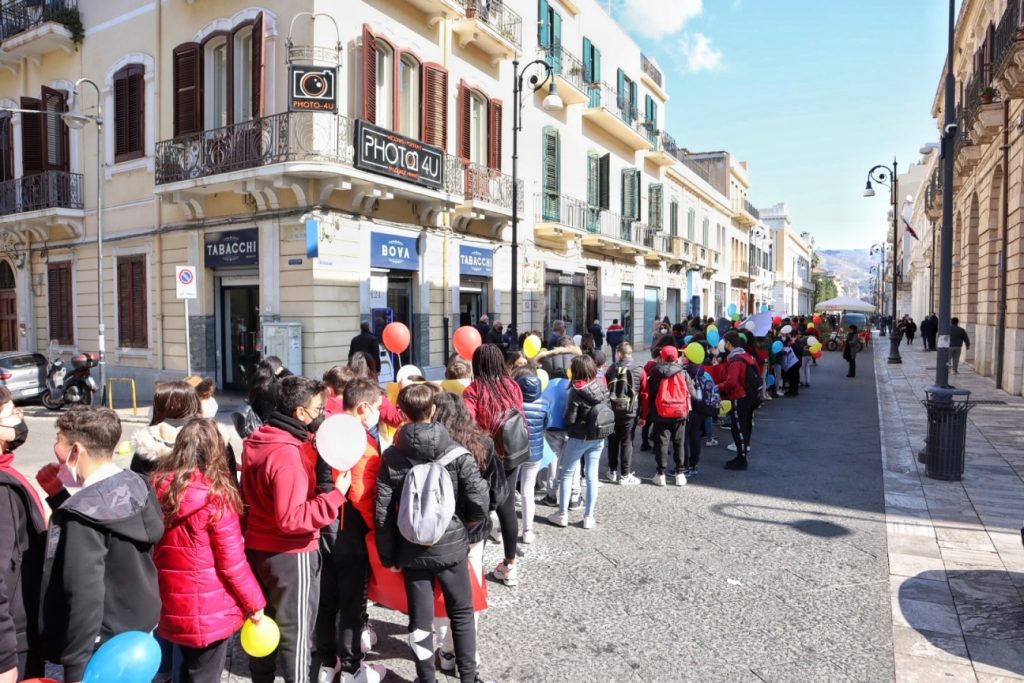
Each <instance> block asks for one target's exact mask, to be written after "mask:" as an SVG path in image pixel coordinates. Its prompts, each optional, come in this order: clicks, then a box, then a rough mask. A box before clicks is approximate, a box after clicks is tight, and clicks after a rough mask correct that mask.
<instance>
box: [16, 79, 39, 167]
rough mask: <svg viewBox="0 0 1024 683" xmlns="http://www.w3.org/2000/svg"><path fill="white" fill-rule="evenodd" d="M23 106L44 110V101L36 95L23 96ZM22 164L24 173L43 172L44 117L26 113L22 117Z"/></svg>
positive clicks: (34, 109)
mask: <svg viewBox="0 0 1024 683" xmlns="http://www.w3.org/2000/svg"><path fill="white" fill-rule="evenodd" d="M21 108H22V109H30V110H32V111H42V109H43V103H42V102H41V101H39V100H37V99H36V98H34V97H22V98H21ZM21 166H22V173H23V174H24V175H35V174H36V173H42V172H43V117H42V116H37V115H35V114H24V115H22V117H21Z"/></svg>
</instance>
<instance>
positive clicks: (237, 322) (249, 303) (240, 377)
mask: <svg viewBox="0 0 1024 683" xmlns="http://www.w3.org/2000/svg"><path fill="white" fill-rule="evenodd" d="M220 307H221V308H220V310H221V315H220V319H221V326H222V327H221V339H222V340H223V345H224V346H223V356H222V357H223V359H224V364H223V366H222V372H223V377H222V385H223V386H224V388H226V389H233V390H235V391H248V389H249V382H250V381H251V380H252V377H253V375H255V374H256V366H257V365H259V362H260V346H261V345H260V288H259V286H258V285H243V286H234V285H232V286H221V289H220Z"/></svg>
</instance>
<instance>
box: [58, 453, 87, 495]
mask: <svg viewBox="0 0 1024 683" xmlns="http://www.w3.org/2000/svg"><path fill="white" fill-rule="evenodd" d="M57 478H58V479H60V483H62V484H64V486H66V487H68V488H81V487H82V484H84V483H85V480H84V479H79V477H78V462H77V461H76V462H75V464H74V465H72V464H71V454H70V453H69V454H68V459H67V460H65V461H64V462H62V463H61V464H60V469H59V470H58V471H57Z"/></svg>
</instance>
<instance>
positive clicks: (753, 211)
mask: <svg viewBox="0 0 1024 683" xmlns="http://www.w3.org/2000/svg"><path fill="white" fill-rule="evenodd" d="M743 210H744V211H746V212H747V213H749V214H750V215H751V216H753V217H754V218H756V219H757V220H761V212H760V211H758V210H757V208H756V207H755V206H754V205H753V204H751V203H750V200H749V199H745V200H743Z"/></svg>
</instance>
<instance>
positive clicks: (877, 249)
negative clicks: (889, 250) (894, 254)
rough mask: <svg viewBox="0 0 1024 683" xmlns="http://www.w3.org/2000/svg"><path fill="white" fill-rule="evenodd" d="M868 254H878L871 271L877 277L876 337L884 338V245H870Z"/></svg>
mask: <svg viewBox="0 0 1024 683" xmlns="http://www.w3.org/2000/svg"><path fill="white" fill-rule="evenodd" d="M870 253H871V255H872V256H874V255H875V254H876V253H877V254H878V265H877V266H871V269H872V270H873V271H874V272H875V273H876V274H877V275H878V293H877V296H878V317H879V322H878V329H879V332H878V336H879V337H884V336H885V320H884V318H885V290H884V289H883V287H884V284H883V283H884V282H885V244H884V243H882V244H872V245H871V252H870Z"/></svg>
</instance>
